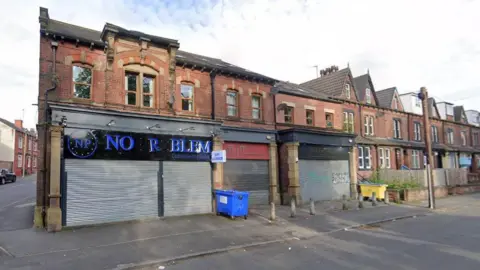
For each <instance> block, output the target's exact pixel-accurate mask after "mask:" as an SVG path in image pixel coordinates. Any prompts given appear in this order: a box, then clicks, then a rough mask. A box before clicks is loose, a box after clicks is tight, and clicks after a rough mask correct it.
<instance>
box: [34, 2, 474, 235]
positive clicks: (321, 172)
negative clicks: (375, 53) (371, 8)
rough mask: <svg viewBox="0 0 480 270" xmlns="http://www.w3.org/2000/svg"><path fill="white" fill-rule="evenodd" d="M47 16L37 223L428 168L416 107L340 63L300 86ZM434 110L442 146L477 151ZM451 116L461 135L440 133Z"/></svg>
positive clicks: (166, 44)
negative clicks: (218, 158) (451, 137)
mask: <svg viewBox="0 0 480 270" xmlns="http://www.w3.org/2000/svg"><path fill="white" fill-rule="evenodd" d="M39 21H40V33H41V37H40V83H39V96H38V104H39V113H38V115H39V119H38V131H39V151H40V154H39V162H38V166H39V167H40V168H41V173H39V174H38V179H37V202H36V208H35V225H36V226H38V227H42V226H43V227H46V228H48V230H50V231H58V230H60V229H61V228H62V227H63V226H81V225H86V224H97V223H105V222H117V221H125V220H135V219H145V218H157V217H163V216H176V215H189V214H202V213H211V212H213V211H214V204H215V202H214V200H213V198H214V197H213V191H214V190H215V189H237V190H245V191H249V192H250V200H249V203H250V204H251V205H257V204H267V203H269V202H275V203H288V202H289V201H290V200H291V199H294V200H296V201H297V203H302V202H304V201H307V200H309V199H313V200H331V199H338V198H341V197H342V195H349V196H355V194H356V192H357V188H356V183H357V180H358V179H363V178H368V177H369V176H370V175H371V173H372V172H373V171H374V170H375V169H376V168H379V167H381V168H388V169H392V170H397V169H401V168H407V169H417V168H418V169H421V168H422V166H423V152H424V146H425V145H424V143H423V140H424V138H423V133H422V132H421V130H422V129H421V123H422V121H421V120H422V116H421V115H418V114H414V113H412V112H408V111H405V110H404V105H403V103H402V100H401V99H400V96H399V93H398V91H397V90H396V88H389V89H385V90H383V91H376V90H375V88H374V84H373V80H372V78H371V76H370V74H368V73H367V74H365V75H362V76H360V77H354V76H353V75H352V72H351V71H350V69H349V68H348V67H347V68H344V69H341V70H339V69H338V67H336V66H332V67H329V68H327V69H325V70H322V72H321V74H320V75H321V76H320V77H319V78H316V79H313V80H311V81H309V82H305V83H303V84H299V85H297V84H294V83H290V82H285V81H281V80H277V79H273V78H271V77H269V76H265V75H262V74H259V73H255V72H253V71H250V70H247V69H244V68H241V67H238V66H236V65H233V64H230V63H227V62H225V61H222V60H221V59H217V58H212V57H208V56H203V55H198V54H194V53H190V52H185V51H182V50H180V42H179V41H177V40H173V39H169V38H164V37H160V36H154V35H150V34H146V33H142V32H139V31H133V30H127V29H125V28H122V27H120V26H117V25H114V24H110V23H106V24H105V25H104V27H103V29H102V30H101V31H100V30H91V29H86V28H83V27H81V26H76V25H71V24H68V23H65V22H60V21H57V20H54V19H52V18H50V15H49V12H48V10H47V9H46V8H40V17H39ZM432 108H435V111H432V112H429V113H432V116H431V117H432V125H435V126H436V127H437V129H436V130H437V131H436V132H437V133H436V134H437V135H436V136H437V137H436V138H438V142H437V143H438V145H439V149H444V150H445V149H448V151H449V153H450V152H453V153H459V151H462V153H469V154H470V157H474V155H473V154H475V153H476V151H477V150H478V149H479V148H478V147H480V146H479V145H478V130H476V129H475V130H474V128H473V127H472V126H470V125H469V124H468V123H457V122H455V119H451V120H447V119H443V118H441V117H440V116H439V115H440V114H439V112H440V110H439V109H438V108H437V107H436V106H435V104H434V103H432ZM433 113H435V115H433ZM450 127H452V129H453V130H454V132H457V133H458V132H459V133H458V134H457V135H458V136H460V138H461V140H460V141H459V142H460V143H461V144H462V145H455V144H454V141H452V143H451V144H450V145H448V148H447V146H446V145H444V142H445V137H446V136H447V135H444V133H443V132H444V130H449V128H450ZM432 132H433V129H432ZM465 132H466V133H468V134H465V137H463V135H462V134H464V133H465ZM432 134H433V133H432ZM449 134H450V133H449ZM475 134H476V135H475ZM455 136H456V135H455ZM447 137H448V136H447ZM463 138H465V142H466V145H463V142H464V141H463ZM455 143H456V141H455ZM474 146H475V147H477V148H475V147H474ZM461 147H462V148H461ZM467 148H468V149H467ZM214 150H225V152H226V159H227V161H226V162H224V163H212V162H211V152H212V151H214ZM467 150H468V151H467ZM445 151H446V150H445ZM478 151H480V150H478ZM442 153H443V152H442ZM439 156H440V157H442V158H441V159H440V158H439V161H440V160H441V162H439V163H438V164H442V165H443V164H444V163H445V158H443V157H444V155H443V154H439ZM457 157H459V158H460V156H459V155H457ZM462 157H463V156H462ZM474 160H475V159H474ZM459 164H461V162H459ZM439 166H441V165H439ZM472 166H473V167H474V168H476V165H475V163H474V162H472Z"/></svg>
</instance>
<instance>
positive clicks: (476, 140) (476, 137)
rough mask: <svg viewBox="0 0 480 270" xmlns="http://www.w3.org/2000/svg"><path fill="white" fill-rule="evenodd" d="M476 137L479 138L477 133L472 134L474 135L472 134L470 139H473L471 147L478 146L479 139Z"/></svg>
mask: <svg viewBox="0 0 480 270" xmlns="http://www.w3.org/2000/svg"><path fill="white" fill-rule="evenodd" d="M478 136H479V135H478V132H474V133H473V134H472V137H473V138H472V144H473V146H477V145H478V139H479V137H478Z"/></svg>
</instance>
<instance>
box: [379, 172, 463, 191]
mask: <svg viewBox="0 0 480 270" xmlns="http://www.w3.org/2000/svg"><path fill="white" fill-rule="evenodd" d="M432 176H433V180H434V186H436V187H439V186H458V185H465V184H467V183H468V178H467V170H466V169H434V170H432ZM378 178H379V179H381V180H383V181H385V182H394V181H395V182H416V183H418V184H419V185H420V186H424V187H426V186H427V185H428V184H427V171H426V170H388V169H383V170H380V171H379V172H378Z"/></svg>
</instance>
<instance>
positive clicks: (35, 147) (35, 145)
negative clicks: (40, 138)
mask: <svg viewBox="0 0 480 270" xmlns="http://www.w3.org/2000/svg"><path fill="white" fill-rule="evenodd" d="M37 147H38V145H37V142H34V143H33V150H35V151H38V148H37Z"/></svg>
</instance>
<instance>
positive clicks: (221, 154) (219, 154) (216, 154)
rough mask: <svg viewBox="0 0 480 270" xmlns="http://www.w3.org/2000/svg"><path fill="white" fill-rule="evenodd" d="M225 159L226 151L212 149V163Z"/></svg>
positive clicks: (224, 160) (221, 161)
mask: <svg viewBox="0 0 480 270" xmlns="http://www.w3.org/2000/svg"><path fill="white" fill-rule="evenodd" d="M226 161H227V151H225V150H219V151H212V163H223V162H226Z"/></svg>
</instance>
